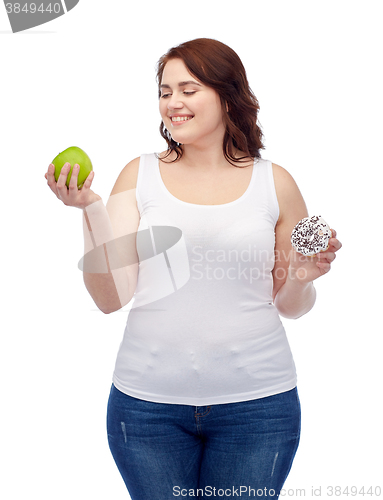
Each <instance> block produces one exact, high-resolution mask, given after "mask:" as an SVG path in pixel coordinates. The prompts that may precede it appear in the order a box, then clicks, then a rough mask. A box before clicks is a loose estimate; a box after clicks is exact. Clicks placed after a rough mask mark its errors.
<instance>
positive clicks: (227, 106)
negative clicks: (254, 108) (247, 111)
mask: <svg viewBox="0 0 383 500" xmlns="http://www.w3.org/2000/svg"><path fill="white" fill-rule="evenodd" d="M226 111H227V112H229V105H228V104H227V101H226Z"/></svg>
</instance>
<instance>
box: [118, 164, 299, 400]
mask: <svg viewBox="0 0 383 500" xmlns="http://www.w3.org/2000/svg"><path fill="white" fill-rule="evenodd" d="M233 168H235V167H233ZM136 199H137V206H138V209H139V211H140V215H141V220H140V224H139V228H138V233H137V253H138V256H139V259H140V264H139V271H138V282H137V288H136V293H135V296H134V298H133V299H132V301H133V302H132V309H131V310H130V311H129V314H128V318H127V323H126V327H125V332H124V337H123V340H122V342H121V345H120V348H119V352H118V355H117V361H116V366H115V371H114V374H113V383H114V385H115V386H116V387H117V389H119V390H120V391H122V392H124V393H126V394H128V395H130V396H133V397H135V398H139V399H144V400H147V401H153V402H159V403H174V404H187V405H193V406H202V405H211V404H221V403H235V402H240V401H247V400H250V399H257V398H262V397H266V396H270V395H273V394H277V393H280V392H284V391H288V390H290V389H293V388H294V387H295V386H296V371H295V365H294V361H293V358H292V354H291V351H290V347H289V343H288V340H287V337H286V332H285V329H284V327H283V325H282V323H281V320H280V317H279V314H278V311H277V309H276V307H275V306H274V305H273V301H272V288H273V279H272V274H271V271H272V269H273V267H274V245H275V232H274V229H275V225H276V222H277V220H278V216H279V206H278V201H277V196H276V192H275V186H274V179H273V173H272V164H271V162H270V161H268V160H263V159H255V162H254V166H253V172H252V177H251V181H250V184H249V186H248V188H247V190H246V192H245V193H244V194H243V195H242V196H241V197H240V198H238V199H237V200H235V201H232V202H230V203H225V204H222V205H197V204H193V203H187V202H184V201H181V200H179V199H178V198H176V197H175V196H173V195H172V194H171V193H170V192H169V191H168V190H167V188H166V186H165V184H164V183H163V181H162V177H161V174H160V169H159V161H158V159H157V158H156V156H155V155H154V154H145V155H142V156H141V157H140V164H139V171H138V178H137V187H136Z"/></svg>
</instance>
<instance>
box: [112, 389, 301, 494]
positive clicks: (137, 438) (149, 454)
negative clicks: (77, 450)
mask: <svg viewBox="0 0 383 500" xmlns="http://www.w3.org/2000/svg"><path fill="white" fill-rule="evenodd" d="M300 417H301V412H300V402H299V397H298V392H297V388H294V389H292V390H290V391H287V392H282V393H280V394H276V395H273V396H268V397H265V398H260V399H253V400H250V401H243V402H239V403H227V404H216V405H210V406H190V405H178V404H165V403H154V402H150V401H144V400H142V399H137V398H134V397H131V396H128V395H126V394H124V393H122V392H121V391H119V390H118V389H116V387H115V386H114V385H113V384H112V388H111V391H110V396H109V401H108V413H107V431H108V442H109V447H110V450H111V452H112V455H113V458H114V460H115V462H116V465H117V467H118V469H119V471H120V473H121V476H122V478H123V480H124V482H125V485H126V487H127V489H128V491H129V494H130V496H131V498H132V500H152V499H153V500H174V499H176V498H180V499H182V498H205V497H207V498H214V497H221V498H235V497H237V498H261V497H262V498H278V496H279V492H280V490H281V489H282V486H283V484H284V482H285V480H286V478H287V475H288V473H289V471H290V468H291V465H292V462H293V459H294V456H295V453H296V451H297V448H298V443H299V437H300V421H301V418H300Z"/></svg>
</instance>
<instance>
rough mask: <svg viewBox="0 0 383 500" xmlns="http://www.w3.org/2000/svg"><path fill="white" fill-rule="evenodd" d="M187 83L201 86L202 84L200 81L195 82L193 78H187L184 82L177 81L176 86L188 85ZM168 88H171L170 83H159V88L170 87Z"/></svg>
mask: <svg viewBox="0 0 383 500" xmlns="http://www.w3.org/2000/svg"><path fill="white" fill-rule="evenodd" d="M189 84H190V85H198V86H200V87H202V85H201V84H200V83H198V82H195V81H194V80H187V81H185V82H179V84H178V86H179V87H184V86H185V85H189ZM170 88H171V87H170V85H167V84H166V83H162V84H161V85H160V89H170Z"/></svg>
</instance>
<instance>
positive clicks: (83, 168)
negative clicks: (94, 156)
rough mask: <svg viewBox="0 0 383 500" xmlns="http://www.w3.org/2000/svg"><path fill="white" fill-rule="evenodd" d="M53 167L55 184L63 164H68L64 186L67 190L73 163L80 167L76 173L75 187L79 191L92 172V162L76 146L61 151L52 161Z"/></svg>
mask: <svg viewBox="0 0 383 500" xmlns="http://www.w3.org/2000/svg"><path fill="white" fill-rule="evenodd" d="M52 163H53V165H54V166H55V179H56V182H57V180H58V178H59V175H60V172H61V169H62V168H63V166H64V165H65V163H70V170H69V174H68V176H67V180H66V185H67V187H68V188H69V181H70V178H71V177H72V171H73V167H74V165H75V163H78V165H80V170H79V172H78V177H77V187H78V188H79V189H80V188H81V187H82V185H83V184H84V182H85V180H86V178H87V177H88V175H89V174H90V172H91V171H92V170H93V166H92V162H91V161H90V158H89V156H88V155H87V154H86V153H85V151H83V150H82V149H80V148H77V147H76V146H72V147H70V148H68V149H66V150H65V151H62V152H61V153H60V154H58V155H57V156H56V158H55V159H54V160H52Z"/></svg>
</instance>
